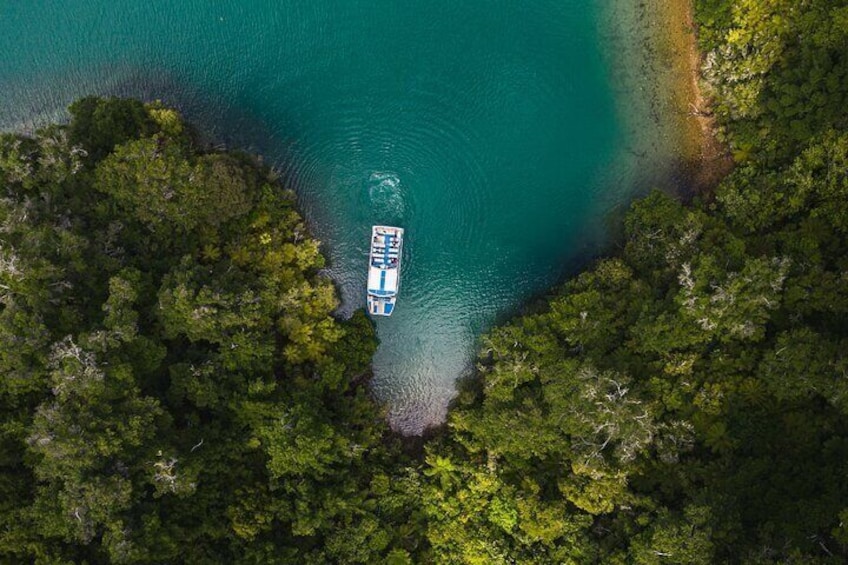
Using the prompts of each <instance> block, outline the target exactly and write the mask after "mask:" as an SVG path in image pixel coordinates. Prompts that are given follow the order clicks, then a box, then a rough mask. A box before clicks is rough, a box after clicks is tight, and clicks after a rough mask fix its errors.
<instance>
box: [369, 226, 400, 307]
mask: <svg viewBox="0 0 848 565" xmlns="http://www.w3.org/2000/svg"><path fill="white" fill-rule="evenodd" d="M402 250H403V228H396V227H393V226H373V227H372V228H371V252H370V253H369V254H368V294H367V301H366V302H367V309H368V313H369V314H371V315H372V316H391V315H392V312H393V311H394V309H395V302H396V301H397V295H398V290H399V288H400V260H401V251H402Z"/></svg>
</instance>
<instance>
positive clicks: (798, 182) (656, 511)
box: [0, 0, 848, 565]
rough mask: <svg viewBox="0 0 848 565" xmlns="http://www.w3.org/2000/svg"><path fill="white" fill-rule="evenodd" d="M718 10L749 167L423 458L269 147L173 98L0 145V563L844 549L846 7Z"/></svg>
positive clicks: (534, 317)
mask: <svg viewBox="0 0 848 565" xmlns="http://www.w3.org/2000/svg"><path fill="white" fill-rule="evenodd" d="M696 9H697V12H696V15H697V20H698V23H699V25H700V40H701V44H702V47H703V49H704V51H705V53H707V58H706V67H705V77H706V79H707V80H708V82H709V84H708V87H709V89H710V92H711V93H712V95H713V96H714V97H715V105H714V106H715V108H716V113H717V117H718V120H719V123H720V125H721V128H722V135H723V136H724V137H725V139H726V140H727V141H728V143H729V144H730V146H731V148H732V149H733V151H734V156H735V158H736V160H737V163H738V166H737V167H736V170H735V171H734V172H733V173H732V174H731V175H730V176H729V177H728V178H726V179H725V180H724V181H723V183H722V185H721V186H720V187H719V188H718V189H717V191H716V193H715V194H714V195H710V197H709V198H707V199H705V201H704V202H700V203H696V204H695V205H693V206H688V207H687V206H684V205H683V204H681V203H680V202H678V201H677V200H675V199H673V198H670V197H668V196H666V195H663V194H660V193H655V194H652V195H650V196H649V197H648V198H646V199H644V200H641V201H639V202H637V203H636V204H634V206H633V208H632V210H631V212H630V213H629V215H628V217H627V219H626V225H625V231H626V233H625V238H624V241H623V242H622V247H621V249H620V252H619V253H618V254H617V256H615V257H611V258H607V259H604V260H601V261H599V262H597V264H595V265H594V266H593V267H592V268H591V269H589V270H587V271H586V272H584V273H582V274H580V275H579V276H577V277H576V278H574V279H573V280H571V281H570V282H568V283H567V284H565V285H564V286H563V287H562V288H561V289H559V290H557V291H556V292H555V293H554V294H553V295H552V296H550V297H549V299H548V300H547V301H546V304H545V306H544V308H541V309H539V312H538V313H535V314H531V315H526V316H523V317H520V318H518V319H516V320H513V321H512V322H510V323H508V324H506V325H504V326H502V327H499V328H496V329H494V330H493V331H492V332H491V333H490V334H489V335H487V336H486V337H485V338H484V340H483V347H482V351H481V353H480V358H479V370H478V374H477V376H476V378H475V379H473V380H471V381H470V382H468V383H466V386H465V388H464V390H463V392H462V393H461V395H460V397H459V399H458V401H457V404H456V406H455V407H454V408H453V410H452V411H451V414H450V418H449V421H448V424H447V426H446V427H445V429H444V430H441V431H440V432H439V433H437V434H436V435H435V436H434V437H433V438H432V439H431V440H429V441H428V442H426V443H425V446H424V453H423V456H422V457H421V458H420V459H414V458H412V457H410V456H407V455H405V454H404V452H403V450H401V449H400V448H399V447H398V445H397V443H396V441H397V440H396V439H394V438H393V437H392V436H391V434H389V433H387V431H386V430H385V427H384V424H383V421H382V417H381V414H380V412H379V410H378V409H377V407H375V405H374V404H373V403H372V402H371V401H370V400H369V399H368V397H367V395H366V393H365V391H364V390H363V389H362V387H361V386H359V385H358V383H361V381H362V380H363V379H362V378H361V377H363V376H364V375H366V374H367V370H368V364H369V362H370V357H371V354H372V353H373V349H374V336H373V331H372V328H371V325H370V323H369V322H368V321H367V320H366V319H365V317H364V315H362V313H361V312H360V313H358V314H357V315H355V316H354V317H353V318H352V319H351V320H349V321H345V322H342V321H338V320H336V319H334V318H333V317H332V316H331V312H332V310H333V309H334V307H335V304H336V298H335V293H334V290H333V288H332V286H331V285H330V283H329V282H328V281H326V280H325V279H322V278H321V277H320V276H319V275H318V270H319V269H320V267H321V266H322V258H321V255H320V254H319V249H318V245H317V243H316V242H315V241H314V240H313V239H311V238H310V237H309V235H308V234H307V233H306V231H305V229H304V226H303V224H302V222H301V220H300V218H299V217H298V215H297V214H296V213H295V211H294V210H293V208H292V199H291V195H290V194H288V193H287V192H286V191H284V190H283V189H282V188H281V187H280V186H278V184H277V183H276V182H275V181H274V180H273V179H272V178H271V177H270V175H269V172H268V171H267V170H265V169H264V168H263V167H261V166H260V165H258V164H257V163H255V162H254V161H252V160H251V159H249V158H247V157H246V156H241V155H237V154H228V153H219V152H203V151H199V150H198V149H197V148H196V146H195V145H194V142H193V138H192V135H191V133H190V132H189V131H188V130H187V129H186V126H185V124H184V123H183V122H182V120H181V119H180V117H179V116H178V115H177V114H176V113H175V112H174V111H172V110H169V109H167V108H164V107H161V106H159V105H157V104H152V105H143V104H141V103H138V102H133V101H120V100H101V99H96V98H90V99H85V100H82V101H80V102H78V103H76V104H75V105H74V106H73V107H72V108H71V114H72V120H71V123H70V124H69V125H68V126H63V127H58V126H56V127H49V128H46V129H44V130H42V131H40V132H38V133H37V134H36V135H35V136H34V137H22V136H16V135H3V136H0V190H2V194H0V371H1V372H0V376H2V380H0V561H4V562H36V563H109V562H113V563H179V562H183V563H369V564H370V563H387V564H395V565H401V564H404V563H437V564H480V565H483V564H486V565H488V564H498V563H503V564H507V563H527V564H540V565H541V564H550V563H575V564H581V563H612V564H615V563H621V564H624V563H638V564H663V563H668V564H675V563H676V564H698V563H703V564H708V563H737V562H741V563H755V564H765V563H842V562H845V561H846V560H848V525H846V524H848V324H847V323H846V322H845V320H846V319H848V251H846V250H848V207H846V204H848V123H846V117H847V116H846V110H845V108H846V102H848V100H846V97H847V96H848V86H846V85H848V77H846V75H848V68H846V64H848V62H846V60H845V58H846V54H848V49H847V48H848V45H846V43H848V2H846V1H844V0H735V1H733V2H731V1H729V0H697V1H696Z"/></svg>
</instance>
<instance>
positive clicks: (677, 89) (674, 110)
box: [643, 0, 734, 196]
mask: <svg viewBox="0 0 848 565" xmlns="http://www.w3.org/2000/svg"><path fill="white" fill-rule="evenodd" d="M643 9H644V10H646V11H647V12H653V13H650V14H648V15H649V17H650V18H651V19H652V20H653V21H654V22H656V24H657V25H656V26H654V27H655V33H653V34H652V35H653V37H652V41H653V42H654V43H655V47H656V55H657V59H659V60H660V61H662V62H663V63H665V64H666V65H667V67H666V68H665V72H663V73H661V74H662V75H664V76H661V77H659V78H660V84H659V85H658V86H659V90H658V95H659V96H661V97H662V98H664V100H662V103H663V104H664V105H667V106H668V108H669V110H670V112H669V114H670V116H672V121H673V122H675V123H674V133H675V136H676V137H677V138H678V139H679V142H680V143H679V146H678V147H679V149H678V159H679V166H680V173H681V176H682V179H683V180H685V182H686V184H687V185H688V191H687V192H688V193H689V194H691V195H693V196H695V195H697V196H707V195H709V194H710V193H711V192H712V191H713V190H714V189H715V188H716V186H717V185H718V184H719V183H720V182H721V180H722V179H723V178H724V177H725V176H727V175H728V174H729V173H730V172H731V171H732V170H733V166H734V163H733V159H732V158H731V156H730V152H729V150H728V148H727V147H726V146H725V145H724V144H723V143H722V142H721V141H720V140H719V139H718V137H717V127H718V126H717V124H716V121H715V117H714V116H713V114H712V110H711V108H710V103H711V101H710V100H709V99H708V98H707V97H706V96H705V95H704V93H703V91H702V88H701V64H702V61H703V54H702V53H701V51H700V49H699V48H698V36H697V26H696V24H695V19H694V2H693V0H683V1H681V0H655V2H654V3H651V5H645V6H644V8H643Z"/></svg>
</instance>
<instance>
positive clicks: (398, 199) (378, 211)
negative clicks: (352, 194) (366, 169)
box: [366, 171, 406, 222]
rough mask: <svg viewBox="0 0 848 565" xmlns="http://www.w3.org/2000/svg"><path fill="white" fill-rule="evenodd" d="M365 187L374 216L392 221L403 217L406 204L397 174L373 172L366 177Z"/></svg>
mask: <svg viewBox="0 0 848 565" xmlns="http://www.w3.org/2000/svg"><path fill="white" fill-rule="evenodd" d="M366 188H367V189H368V199H369V200H370V202H371V210H372V212H373V213H374V214H375V217H378V218H380V219H381V220H382V221H393V222H397V221H399V220H402V219H403V215H404V212H405V211H406V204H405V199H404V194H403V188H402V187H401V184H400V177H399V176H397V175H396V174H395V173H392V172H388V171H385V172H382V171H377V172H373V173H371V176H369V177H368V181H367V182H366Z"/></svg>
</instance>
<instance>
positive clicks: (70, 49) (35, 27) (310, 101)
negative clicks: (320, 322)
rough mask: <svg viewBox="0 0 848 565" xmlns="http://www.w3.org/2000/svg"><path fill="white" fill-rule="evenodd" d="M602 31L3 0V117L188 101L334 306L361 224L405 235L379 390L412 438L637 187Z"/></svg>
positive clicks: (493, 5)
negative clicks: (298, 232) (295, 220)
mask: <svg viewBox="0 0 848 565" xmlns="http://www.w3.org/2000/svg"><path fill="white" fill-rule="evenodd" d="M621 1H627V0H621ZM599 22H600V20H599V12H598V6H597V5H596V2H586V1H585V0H538V1H536V2H489V1H483V0H470V1H466V2H456V1H455V0H428V1H426V2H425V1H420V0H414V1H411V2H388V1H386V2H383V1H377V2H374V1H372V0H368V1H365V0H349V1H347V2H330V1H326V0H313V1H310V2H296V1H294V0H292V1H271V0H238V1H236V0H219V1H216V2H210V1H209V0H185V1H184V2H179V3H173V4H166V3H157V2H152V3H151V2H137V1H130V0H100V1H91V2H86V3H80V2H74V1H73V0H54V1H52V2H50V3H46V4H45V3H34V2H10V3H5V4H4V5H3V6H2V7H0V47H2V48H3V52H4V53H5V55H4V57H3V58H2V60H0V86H2V88H0V128H3V129H28V128H32V127H35V126H37V125H39V123H43V122H44V121H49V120H51V119H54V118H55V117H56V116H57V115H62V111H63V110H62V109H63V108H64V107H65V106H66V105H67V104H68V103H69V102H71V101H72V100H73V99H75V98H77V97H79V96H81V95H86V94H95V93H96V94H120V95H133V96H140V97H143V98H146V99H157V98H158V99H162V100H163V101H165V102H166V103H169V104H174V105H176V106H178V107H180V108H181V109H182V110H183V111H184V113H186V115H187V116H188V118H189V119H190V120H192V121H194V122H195V123H198V124H199V125H200V127H201V129H202V130H203V131H204V133H205V134H207V135H208V136H209V137H210V139H213V140H215V142H216V143H218V142H224V143H226V144H228V145H233V146H238V147H242V148H245V149H247V150H252V151H258V152H261V153H263V154H264V155H265V158H266V160H268V161H270V162H272V163H273V164H274V165H275V166H276V167H277V168H278V169H279V170H280V172H281V175H282V178H283V180H284V181H285V182H286V183H287V184H288V185H289V186H290V187H291V188H293V189H294V190H295V191H296V192H297V194H298V196H299V199H300V202H301V205H302V208H303V210H304V213H305V215H306V217H307V219H308V221H309V223H310V226H311V228H312V230H313V231H314V233H315V234H316V236H317V237H318V238H319V239H321V240H322V242H323V243H324V244H325V251H327V252H328V254H329V258H330V262H329V267H328V269H327V273H328V274H329V275H330V276H332V277H333V279H334V280H335V281H336V282H337V283H338V285H339V288H340V289H341V293H342V298H343V303H342V307H341V311H342V312H343V313H349V312H351V311H353V310H354V309H356V308H360V307H362V306H363V304H364V288H365V277H366V265H367V260H366V255H367V244H368V240H369V237H368V234H369V230H370V226H371V225H372V224H375V223H392V224H398V225H401V226H403V227H404V228H406V230H407V231H406V233H407V239H406V243H405V249H404V258H403V273H402V291H401V297H400V300H399V303H398V306H397V310H396V313H395V314H394V315H393V316H392V317H391V318H389V319H381V320H378V321H377V322H376V324H377V330H378V335H379V338H380V342H381V343H380V347H379V350H378V352H377V354H376V356H375V359H374V380H373V389H374V392H375V393H376V395H377V397H378V398H379V399H381V400H382V401H385V402H386V403H387V404H388V407H389V414H390V419H391V422H392V424H393V425H394V426H395V427H396V428H397V429H399V430H401V431H404V432H406V433H420V432H421V431H423V430H424V429H425V428H426V427H427V426H429V425H432V424H436V423H438V422H441V421H443V419H444V416H445V412H446V408H447V405H448V403H449V401H450V399H451V398H452V397H453V396H454V394H455V387H454V384H455V379H456V378H458V377H460V376H462V375H463V374H464V373H465V372H466V371H468V370H469V369H470V367H471V365H472V361H473V358H474V352H475V350H476V347H477V339H478V336H479V335H480V332H481V331H484V330H485V329H486V328H487V327H489V326H490V325H491V324H492V323H493V322H494V320H495V319H496V317H497V316H499V315H503V314H504V313H506V312H509V311H511V310H512V309H514V308H515V307H516V306H517V305H519V304H520V302H521V301H522V300H524V299H526V298H527V297H529V296H531V295H532V294H534V293H537V292H539V291H540V290H542V289H543V288H545V287H546V286H547V285H549V284H551V283H552V282H553V281H554V280H556V278H557V277H558V276H559V275H560V274H561V273H562V269H563V266H564V265H567V264H568V261H573V260H574V259H575V257H577V256H578V255H580V254H581V253H585V251H586V249H587V247H586V246H587V244H588V243H590V242H592V241H596V240H597V238H594V237H593V236H592V237H590V236H588V235H587V234H596V233H597V231H598V229H597V226H598V225H601V224H602V222H601V216H602V214H603V213H604V212H605V210H606V208H608V207H610V206H614V205H616V204H617V203H619V202H621V201H622V200H624V199H626V198H627V196H628V194H627V192H626V191H627V188H628V178H629V177H628V175H629V174H630V173H629V172H628V171H630V170H631V169H630V168H625V169H621V168H620V167H619V168H616V166H615V163H617V162H620V161H621V159H620V158H619V156H620V154H621V153H623V152H624V147H625V145H624V144H622V141H621V139H620V138H621V131H620V129H621V124H619V118H618V113H617V110H616V108H620V107H622V100H621V98H622V97H626V96H628V89H625V88H620V87H618V88H617V87H615V85H613V84H611V83H610V76H609V74H608V66H607V63H608V59H605V58H604V56H603V54H602V51H601V49H602V45H601V37H602V36H601V35H599V28H600V23H599ZM620 47H621V46H620V45H618V46H616V48H620ZM616 92H617V93H618V94H617V95H616V94H614V93H616ZM615 96H618V98H619V100H616V99H615ZM616 102H618V105H617V104H616ZM625 105H626V101H625ZM628 149H630V148H629V147H628ZM638 166H639V164H638V163H637V164H635V165H633V168H634V169H635V168H638ZM611 171H617V172H613V173H611ZM610 179H612V180H610ZM612 181H615V182H612ZM598 202H602V203H604V205H601V206H599V205H598V204H597V203H598ZM607 204H609V206H607Z"/></svg>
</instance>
